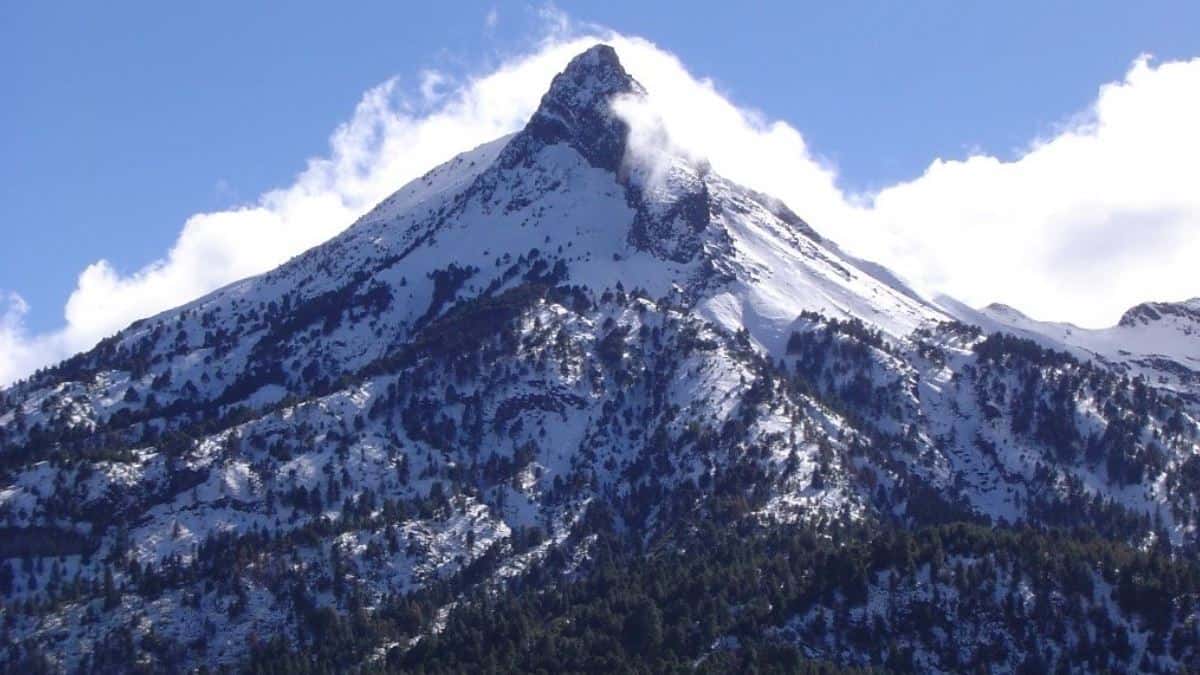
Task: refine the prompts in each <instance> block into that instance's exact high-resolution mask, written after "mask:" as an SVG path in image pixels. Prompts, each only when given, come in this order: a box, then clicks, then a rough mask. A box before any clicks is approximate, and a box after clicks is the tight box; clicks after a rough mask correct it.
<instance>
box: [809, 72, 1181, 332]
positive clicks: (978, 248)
mask: <svg viewBox="0 0 1200 675" xmlns="http://www.w3.org/2000/svg"><path fill="white" fill-rule="evenodd" d="M1197 119H1200V59H1193V60H1191V61H1180V62H1171V63H1163V64H1160V65H1154V64H1152V63H1151V61H1150V59H1149V58H1146V57H1143V58H1139V59H1138V60H1137V61H1135V62H1134V63H1133V65H1132V66H1131V67H1130V69H1129V71H1128V73H1127V74H1126V76H1125V78H1124V79H1123V80H1122V81H1121V82H1117V83H1111V84H1107V85H1105V86H1103V87H1101V89H1100V92H1099V95H1098V96H1097V99H1096V101H1095V103H1094V104H1093V105H1092V106H1091V108H1090V109H1089V110H1088V111H1086V113H1085V114H1083V115H1080V116H1077V117H1076V119H1074V120H1073V121H1072V122H1071V123H1070V124H1069V125H1067V126H1066V127H1065V128H1064V129H1062V130H1060V131H1059V132H1058V133H1057V134H1056V135H1054V136H1053V137H1051V138H1047V139H1041V140H1039V141H1037V142H1035V143H1034V144H1032V145H1031V146H1030V148H1029V149H1028V151H1027V152H1025V153H1024V154H1023V155H1022V156H1021V157H1020V158H1018V159H1016V160H1014V161H1010V162H1004V161H1001V160H998V159H996V158H995V157H991V156H987V155H983V154H976V155H973V156H971V157H968V158H967V159H965V160H958V161H955V160H951V161H944V160H940V159H939V160H936V161H934V162H933V163H932V164H930V165H929V168H928V169H926V171H925V173H924V174H922V175H921V176H920V177H919V178H917V179H915V180H913V181H910V182H907V183H902V184H899V185H894V186H891V187H888V188H886V189H884V190H883V191H881V192H880V193H879V194H878V195H876V196H875V198H874V200H873V204H872V206H873V208H872V210H871V212H870V214H869V215H870V219H869V222H870V224H871V226H872V227H873V231H881V232H883V233H886V235H887V239H888V240H889V243H887V244H886V245H883V246H876V247H875V248H877V249H878V250H877V251H872V252H873V253H875V254H876V257H878V258H880V259H881V261H883V262H888V263H891V264H892V265H894V266H896V267H899V268H900V269H903V270H906V271H908V272H909V273H910V274H914V275H919V276H920V278H921V279H922V281H923V282H924V285H925V286H927V287H930V288H937V289H940V290H944V291H947V292H949V293H950V294H952V295H955V296H957V297H959V298H960V299H963V300H965V301H967V302H969V303H975V304H980V303H987V302H992V301H1001V302H1005V303H1007V304H1010V305H1013V306H1015V307H1018V308H1020V309H1022V310H1024V311H1027V312H1029V313H1031V314H1033V315H1034V316H1036V317H1038V318H1043V319H1055V320H1070V321H1075V322H1078V323H1080V324H1082V325H1090V326H1102V325H1109V324H1111V323H1113V322H1114V321H1115V320H1116V319H1117V318H1118V317H1119V315H1120V313H1121V311H1123V310H1124V309H1126V308H1128V307H1130V306H1132V305H1134V304H1136V303H1138V302H1142V301H1145V300H1181V299H1185V298H1188V297H1192V296H1196V295H1200V272H1198V270H1200V266H1198V264H1197V262H1196V261H1197V260H1200V190H1198V189H1197V188H1196V184H1197V180H1198V179H1200V129H1198V128H1197V126H1196V120H1197ZM831 233H832V232H831ZM833 234H834V235H835V236H836V233H833ZM859 234H867V233H866V232H860V233H859ZM855 243H856V244H858V245H861V246H862V248H864V249H867V248H871V245H870V242H868V241H857V242H855Z"/></svg>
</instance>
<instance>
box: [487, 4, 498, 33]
mask: <svg viewBox="0 0 1200 675" xmlns="http://www.w3.org/2000/svg"><path fill="white" fill-rule="evenodd" d="M499 24H500V10H498V9H496V8H495V7H493V8H491V9H489V10H488V13H487V15H486V16H484V17H483V27H484V28H486V29H487V30H489V31H492V30H495V29H496V26H498V25H499Z"/></svg>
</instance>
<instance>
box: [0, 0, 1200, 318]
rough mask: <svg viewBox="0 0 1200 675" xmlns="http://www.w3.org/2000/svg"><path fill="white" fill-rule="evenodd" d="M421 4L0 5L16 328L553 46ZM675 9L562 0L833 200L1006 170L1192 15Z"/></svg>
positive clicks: (1174, 51) (496, 8) (1, 284)
mask: <svg viewBox="0 0 1200 675" xmlns="http://www.w3.org/2000/svg"><path fill="white" fill-rule="evenodd" d="M434 4H435V3H399V2H393V3H384V2H358V3H340V4H338V5H334V4H332V3H305V2H292V3H286V4H285V3H275V4H268V3H233V2H210V3H200V4H189V5H180V4H171V5H169V6H167V5H163V4H162V3H134V2H129V3H120V4H105V5H101V4H99V3H78V4H76V5H74V6H69V5H68V4H65V3H6V4H5V5H4V6H3V8H0V86H2V87H3V91H4V92H5V96H4V101H5V103H4V105H3V106H0V151H2V153H3V157H4V159H5V161H4V162H3V163H0V172H3V175H0V186H2V187H0V190H3V193H2V194H0V228H2V229H0V232H2V234H3V239H2V242H3V244H2V245H0V292H17V293H19V294H20V296H21V297H22V298H23V299H24V301H25V302H26V303H27V304H28V310H27V312H26V313H25V314H24V315H23V317H22V322H23V326H22V329H23V330H25V331H28V332H30V333H33V334H37V333H42V332H47V331H53V330H56V329H57V328H58V327H59V326H61V325H62V324H63V307H64V303H65V302H66V301H67V299H68V296H70V294H71V292H72V291H73V290H74V289H75V288H76V285H77V277H78V276H79V274H80V272H81V271H82V270H83V269H85V268H86V267H87V266H88V265H89V264H91V263H93V262H95V261H97V260H98V259H102V258H103V259H106V260H108V261H110V263H111V266H112V267H113V268H114V269H115V270H116V271H117V272H118V273H120V274H129V273H132V272H135V271H136V270H138V269H140V268H142V267H143V266H145V265H147V264H149V263H151V262H153V261H155V260H157V259H159V258H161V257H162V256H163V255H164V254H165V252H166V251H167V250H168V249H170V248H171V246H172V243H173V242H174V241H175V240H176V238H177V237H178V236H179V233H180V230H181V227H182V226H183V223H184V222H185V221H186V220H187V218H188V217H189V216H191V215H192V214H196V213H200V212H206V211H216V210H221V209H226V208H229V207H231V206H234V205H237V204H244V203H249V202H253V201H254V200H256V199H257V198H258V196H259V195H260V194H262V193H263V192H264V191H267V190H269V189H272V188H277V187H284V186H287V185H289V184H290V183H291V182H292V181H293V179H294V177H295V176H296V174H297V173H298V172H300V171H302V170H303V169H304V168H305V162H306V160H307V159H308V158H311V157H316V156H323V155H325V154H328V152H329V137H330V133H331V132H332V131H333V130H334V129H335V128H336V127H337V126H338V125H339V124H340V123H343V122H345V121H346V120H347V119H349V118H350V117H351V115H352V114H353V113H354V110H355V106H356V104H357V103H358V102H359V101H360V99H361V98H362V96H363V94H364V92H366V91H368V90H370V89H371V88H372V87H373V86H375V85H378V84H379V83H381V82H384V81H386V80H388V79H389V78H392V77H395V78H397V83H398V84H397V86H398V87H399V88H401V89H405V90H408V91H415V90H416V89H417V88H418V87H419V85H420V83H421V77H422V72H423V71H426V70H430V69H434V70H437V71H439V72H441V73H446V74H450V75H454V74H457V75H459V76H463V75H467V74H480V73H486V72H488V71H489V69H491V68H494V67H496V66H497V65H499V64H501V63H504V62H505V61H506V59H510V58H512V57H513V55H515V54H521V53H522V52H523V50H524V51H527V50H529V49H531V45H533V44H535V43H536V41H537V40H538V39H540V38H542V37H544V34H545V32H546V30H547V16H546V15H547V11H546V6H545V5H541V4H528V3H493V2H455V3H439V4H440V5H442V6H438V7H435V6H433V5H434ZM681 7H682V6H681V5H676V4H669V3H648V2H644V1H642V2H628V3H627V2H605V3H577V4H576V3H561V4H560V5H558V9H559V10H561V12H562V13H565V14H567V15H569V17H570V20H571V22H572V23H573V24H575V25H587V24H589V23H594V24H599V25H602V26H605V27H609V28H611V29H614V30H616V31H618V32H620V33H622V34H625V35H633V36H641V37H643V38H646V39H648V40H651V41H653V42H654V43H655V44H656V45H658V47H660V48H661V49H663V50H665V51H667V52H670V53H673V54H674V55H675V56H677V57H678V58H679V60H681V61H682V63H683V64H685V65H686V66H687V68H688V69H689V70H690V71H691V73H693V74H695V75H697V76H702V77H708V78H711V79H712V80H713V81H714V82H715V84H716V86H717V88H718V90H719V91H720V92H721V93H722V94H724V95H725V96H726V97H727V98H728V99H729V100H731V101H733V102H734V103H736V104H738V105H741V106H746V107H749V108H753V109H754V110H756V111H760V112H761V114H762V115H763V116H764V117H765V118H766V119H770V120H782V121H785V122H787V123H788V124H789V125H790V126H791V127H794V128H795V129H797V130H799V132H800V133H802V134H803V138H804V141H805V143H806V144H807V149H808V151H809V152H811V153H812V155H814V156H815V157H816V158H817V159H819V160H820V161H821V162H823V163H824V164H826V165H829V166H832V167H834V168H836V183H837V186H838V187H839V188H840V189H841V190H843V191H845V192H847V193H871V192H874V191H876V190H879V189H881V188H884V187H886V186H889V185H892V184H895V183H897V182H901V181H909V180H914V179H916V178H918V177H920V176H921V175H922V174H923V172H925V171H926V169H927V168H928V167H929V165H930V163H931V162H932V161H934V160H935V159H937V158H943V159H963V158H966V157H967V156H968V155H969V154H971V153H978V152H982V153H986V154H987V155H988V156H991V157H994V158H998V159H999V160H1010V159H1013V158H1015V157H1018V156H1020V155H1021V153H1023V152H1025V151H1026V150H1027V149H1028V147H1029V144H1030V143H1031V142H1032V141H1033V140H1034V139H1037V138H1042V137H1047V136H1052V135H1054V134H1055V133H1057V132H1058V130H1059V129H1060V128H1061V127H1062V125H1064V124H1068V123H1070V121H1071V120H1072V116H1073V115H1077V114H1079V113H1080V111H1085V110H1086V109H1087V107H1088V106H1089V105H1090V103H1091V102H1093V101H1094V100H1095V99H1096V96H1097V89H1098V87H1099V86H1100V85H1102V84H1104V83H1106V82H1114V81H1120V80H1121V79H1122V77H1124V76H1125V74H1126V73H1127V71H1128V70H1129V69H1130V64H1131V63H1132V62H1133V61H1134V59H1135V58H1136V57H1137V56H1138V55H1139V54H1143V53H1150V54H1153V55H1154V56H1155V61H1156V62H1159V63H1161V62H1164V61H1173V60H1186V59H1189V58H1192V57H1197V56H1200V31H1198V30H1196V26H1200V4H1197V3H1194V2H1158V3H1144V4H1143V5H1142V6H1134V4H1133V3H1122V2H1094V3H1087V4H1086V5H1085V4H1083V3H1032V2H1031V3H952V2H936V3H935V2H913V3H894V2H881V3H820V4H817V3H812V4H805V3H792V2H780V3H754V4H752V5H751V4H748V3H690V4H689V5H688V9H686V10H683V9H682V8H681ZM634 74H635V75H637V73H636V72H635V73H634ZM792 206H793V207H794V208H797V210H798V211H800V212H801V213H802V214H804V213H805V209H804V204H792ZM817 225H818V227H821V225H822V224H821V223H817ZM902 271H906V270H902ZM951 290H953V289H951ZM1196 294H1198V295H1200V287H1198V288H1197V289H1196ZM1001 299H1003V298H1001Z"/></svg>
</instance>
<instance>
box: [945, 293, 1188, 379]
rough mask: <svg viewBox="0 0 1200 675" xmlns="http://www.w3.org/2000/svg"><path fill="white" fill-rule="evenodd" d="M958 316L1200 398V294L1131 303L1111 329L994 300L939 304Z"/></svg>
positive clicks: (984, 326) (993, 329)
mask: <svg viewBox="0 0 1200 675" xmlns="http://www.w3.org/2000/svg"><path fill="white" fill-rule="evenodd" d="M940 304H942V305H943V306H945V307H946V308H947V310H948V312H949V313H951V314H953V315H955V316H956V317H957V318H959V319H961V320H963V321H966V322H968V323H973V324H975V325H978V326H981V327H983V328H985V329H987V330H990V331H996V330H999V331H1004V332H1010V333H1014V334H1018V335H1022V336H1025V337H1028V338H1030V339H1033V340H1036V341H1037V342H1039V343H1041V344H1043V345H1045V346H1046V347H1048V348H1051V349H1058V350H1062V351H1067V352H1070V353H1072V354H1074V355H1075V356H1077V357H1079V358H1084V359H1091V358H1096V359H1099V360H1101V361H1102V362H1104V363H1106V364H1108V365H1110V366H1112V367H1114V368H1117V369H1119V370H1120V371H1121V372H1124V373H1127V374H1129V375H1130V376H1131V377H1134V376H1142V377H1144V378H1146V379H1147V380H1148V381H1150V382H1153V383H1155V384H1157V385H1159V386H1163V387H1167V388H1170V389H1171V390H1173V391H1176V392H1178V393H1180V394H1182V395H1185V396H1188V397H1190V398H1193V399H1197V398H1198V397H1200V298H1193V299H1191V300H1186V301H1184V302H1178V303H1170V302H1147V303H1143V304H1140V305H1138V306H1136V307H1133V308H1132V309H1130V310H1129V311H1127V312H1125V314H1124V315H1122V317H1121V320H1120V321H1119V322H1118V323H1117V325H1115V326H1112V327H1110V328H1101V329H1088V328H1080V327H1079V326H1075V325H1073V324H1069V323H1056V322H1050V321H1036V320H1034V319H1030V318H1029V317H1027V316H1025V315H1024V314H1022V313H1021V312H1019V311H1018V310H1016V309H1013V308H1012V307H1008V306H1006V305H1000V304H992V305H988V306H987V307H984V308H983V309H981V310H972V309H971V308H969V307H966V306H965V305H962V304H961V303H956V302H954V301H953V300H952V299H949V298H943V299H941V303H940Z"/></svg>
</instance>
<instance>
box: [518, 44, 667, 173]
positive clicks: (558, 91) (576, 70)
mask: <svg viewBox="0 0 1200 675" xmlns="http://www.w3.org/2000/svg"><path fill="white" fill-rule="evenodd" d="M626 94H632V95H645V90H644V89H643V88H642V86H641V85H640V84H638V83H637V81H636V80H634V79H633V77H631V76H630V75H629V73H627V72H625V69H624V68H623V67H622V66H621V61H620V59H618V58H617V52H616V50H614V49H613V48H612V47H610V46H609V45H605V44H598V45H596V46H594V47H592V48H590V49H588V50H587V51H585V52H583V53H582V54H580V55H578V56H576V57H575V58H573V59H571V62H570V63H568V64H567V67H566V69H564V70H563V71H562V72H561V73H559V74H558V75H556V76H555V77H554V81H553V82H551V83H550V89H549V90H548V91H547V92H546V94H545V95H544V96H542V101H541V104H540V105H539V106H538V109H537V112H535V113H534V114H533V117H532V118H531V119H530V120H529V123H528V124H526V125H525V129H524V130H523V131H522V132H521V133H520V134H518V136H517V137H516V138H515V139H513V142H512V143H511V144H510V145H509V147H508V148H507V149H506V151H505V153H504V155H503V156H502V157H501V163H502V164H503V165H505V166H514V165H516V164H521V163H523V162H525V161H528V159H529V157H530V155H531V154H532V152H535V151H536V150H538V149H539V148H541V147H544V146H546V145H552V144H555V143H564V142H565V143H568V144H570V145H571V146H572V147H574V148H575V149H576V150H577V151H579V153H580V154H581V155H583V157H584V158H586V159H587V160H588V162H590V163H591V164H592V165H593V166H596V167H599V168H603V169H608V170H610V171H616V170H617V168H618V167H619V166H620V164H621V159H622V157H624V155H625V143H626V139H627V137H628V135H629V126H628V125H627V124H626V123H625V122H624V120H622V119H620V118H619V117H617V116H616V115H614V114H613V112H612V110H611V104H612V101H613V100H614V99H615V98H616V97H618V96H621V95H626Z"/></svg>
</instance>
